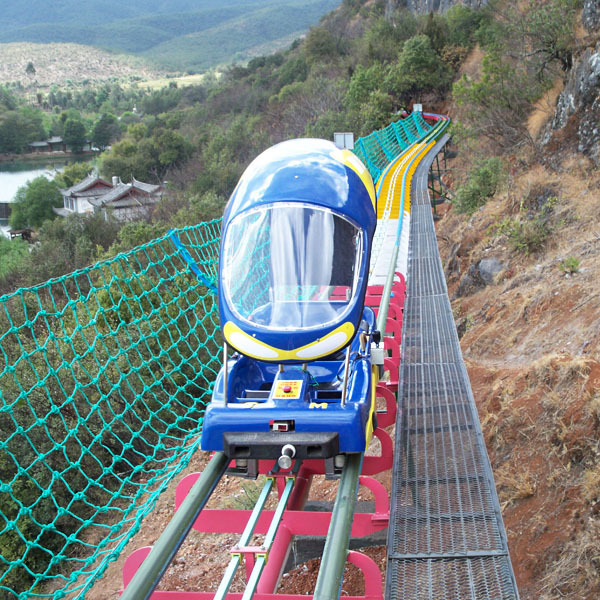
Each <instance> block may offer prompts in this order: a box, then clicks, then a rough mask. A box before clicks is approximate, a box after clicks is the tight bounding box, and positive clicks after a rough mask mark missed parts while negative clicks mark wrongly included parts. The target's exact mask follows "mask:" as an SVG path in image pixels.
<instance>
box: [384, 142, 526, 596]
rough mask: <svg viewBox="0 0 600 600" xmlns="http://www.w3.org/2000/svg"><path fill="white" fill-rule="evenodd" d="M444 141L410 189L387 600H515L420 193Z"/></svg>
mask: <svg viewBox="0 0 600 600" xmlns="http://www.w3.org/2000/svg"><path fill="white" fill-rule="evenodd" d="M446 141H447V136H444V137H443V138H442V139H441V140H440V141H439V142H438V143H437V144H436V146H435V147H434V148H433V149H432V150H431V151H430V152H429V153H428V155H427V157H426V158H425V159H424V160H422V161H421V162H420V164H419V166H418V168H417V170H416V172H415V175H414V177H413V181H412V189H411V223H410V224H411V228H410V238H409V259H408V275H407V286H408V287H407V295H406V303H405V308H404V323H403V331H402V360H401V366H400V385H399V390H398V403H399V408H400V409H401V410H400V411H399V412H398V415H399V418H398V420H397V424H396V453H395V459H394V463H395V464H394V484H393V488H394V489H393V493H392V494H393V495H392V506H391V515H390V529H389V537H388V568H387V578H386V598H387V599H388V600H409V599H410V600H412V599H416V598H419V599H423V600H450V599H456V600H491V599H494V600H517V599H518V592H517V588H516V583H515V578H514V574H513V570H512V565H511V563H510V558H509V554H508V545H507V540H506V533H505V530H504V525H503V523H502V516H501V513H500V505H499V502H498V497H497V495H496V490H495V486H494V481H493V476H492V471H491V467H490V463H489V459H488V456H487V453H486V449H485V444H484V440H483V435H482V432H481V426H480V424H479V419H478V417H477V410H476V407H475V402H474V399H473V394H472V391H471V386H470V383H469V379H468V375H467V372H466V369H465V365H464V362H463V359H462V354H461V350H460V345H459V341H458V335H457V333H456V328H455V325H454V319H453V316H452V311H451V307H450V302H449V300H448V294H447V288H446V282H445V279H444V275H443V270H442V265H441V261H440V257H439V253H438V249H437V241H436V236H435V229H434V226H433V218H432V211H431V204H430V199H429V194H428V191H427V176H428V172H429V168H430V165H431V163H432V161H433V160H434V158H435V156H436V155H437V153H438V152H439V150H440V149H441V148H442V147H443V145H444V144H445V143H446Z"/></svg>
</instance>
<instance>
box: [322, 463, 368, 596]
mask: <svg viewBox="0 0 600 600" xmlns="http://www.w3.org/2000/svg"><path fill="white" fill-rule="evenodd" d="M363 456H364V455H363V454H347V455H346V464H345V465H344V470H343V472H342V479H341V481H340V485H339V488H338V492H337V496H336V498H335V504H334V505H333V513H332V514H331V523H330V524H329V531H328V532H327V538H326V540H325V548H323V558H322V559H321V568H320V569H319V575H318V576H317V584H316V587H315V593H314V595H313V599H314V600H338V598H339V597H340V590H341V587H342V577H343V575H344V566H345V565H346V557H347V554H348V545H349V543H350V531H351V529H352V521H353V518H354V506H355V503H356V495H357V493H358V478H359V476H360V470H361V467H362V460H363Z"/></svg>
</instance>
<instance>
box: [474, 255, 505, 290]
mask: <svg viewBox="0 0 600 600" xmlns="http://www.w3.org/2000/svg"><path fill="white" fill-rule="evenodd" d="M505 267H506V265H505V264H504V263H502V262H500V261H499V260H498V259H497V258H484V259H482V260H480V261H479V266H478V268H479V276H480V277H481V279H483V281H484V282H485V284H486V285H491V284H492V283H494V280H495V278H496V275H498V273H500V272H501V271H503V270H504V268H505Z"/></svg>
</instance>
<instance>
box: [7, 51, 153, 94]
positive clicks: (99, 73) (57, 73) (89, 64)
mask: <svg viewBox="0 0 600 600" xmlns="http://www.w3.org/2000/svg"><path fill="white" fill-rule="evenodd" d="M0 51H1V53H2V61H1V62H0V83H9V82H13V81H19V82H21V84H22V85H23V86H24V87H31V88H34V87H35V88H38V87H41V88H44V87H49V86H50V85H52V84H54V83H56V84H59V85H61V87H64V86H65V84H68V83H69V82H71V83H80V82H82V81H85V80H89V81H104V80H106V79H110V78H113V77H114V78H117V79H120V80H138V79H142V80H143V79H150V78H154V79H155V78H157V77H158V76H162V75H163V73H161V72H160V71H159V70H157V69H153V68H151V67H149V66H148V65H147V64H146V63H145V62H144V61H143V60H142V59H140V58H137V57H133V56H126V55H120V54H112V53H109V52H104V51H102V50H98V49H96V48H92V47H91V46H82V45H79V44H33V43H28V42H19V43H10V44H0ZM30 61H31V62H32V63H33V65H34V67H35V71H36V72H35V75H34V76H28V75H27V74H26V73H25V68H26V67H27V63H29V62H30Z"/></svg>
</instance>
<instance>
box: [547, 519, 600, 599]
mask: <svg viewBox="0 0 600 600" xmlns="http://www.w3.org/2000/svg"><path fill="white" fill-rule="evenodd" d="M598 540H600V521H598V520H597V519H592V518H590V519H589V520H588V522H587V523H586V525H585V527H584V528H583V529H582V530H581V531H579V532H578V533H577V534H576V535H574V536H573V539H572V540H571V541H569V542H568V543H567V544H565V545H564V546H563V547H562V548H561V549H560V554H559V557H558V560H557V561H555V562H553V564H552V566H551V568H549V569H548V575H546V577H545V578H544V579H543V584H544V585H543V591H542V593H541V595H540V600H556V599H557V598H571V599H573V600H575V599H580V600H596V599H597V598H598V597H599V596H600V545H599V544H598ZM573 590H578V593H577V595H576V596H574V595H573Z"/></svg>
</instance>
